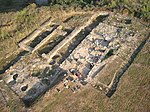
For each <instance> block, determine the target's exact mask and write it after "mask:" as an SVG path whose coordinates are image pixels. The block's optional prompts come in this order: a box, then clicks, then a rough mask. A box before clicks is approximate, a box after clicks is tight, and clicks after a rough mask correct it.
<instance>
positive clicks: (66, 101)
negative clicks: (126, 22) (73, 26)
mask: <svg viewBox="0 0 150 112" xmlns="http://www.w3.org/2000/svg"><path fill="white" fill-rule="evenodd" d="M75 10H80V8H79V9H78V8H76V9H74V8H69V9H67V10H65V11H64V10H63V9H62V8H58V7H56V6H55V7H47V6H42V7H37V6H36V5H35V4H31V5H28V6H27V7H26V8H23V9H21V10H18V11H10V12H1V13H0V70H3V66H6V65H7V64H8V63H9V62H10V61H11V60H12V59H14V58H15V57H16V55H17V54H18V53H19V52H20V50H18V45H17V43H18V42H19V41H20V40H21V39H23V38H24V37H25V36H27V35H28V34H29V33H31V32H32V31H33V30H35V29H36V28H37V27H38V26H39V25H40V24H41V23H42V22H44V21H45V20H46V19H47V18H49V17H50V16H51V17H55V18H56V17H57V18H58V19H61V17H62V16H61V15H62V13H63V14H64V13H66V12H72V11H75ZM85 10H87V9H85ZM89 10H91V9H89ZM0 89H1V90H5V91H6V92H8V93H7V94H6V95H7V96H8V98H9V99H8V105H7V106H4V105H3V104H0V109H1V111H2V112H7V111H8V112H14V111H16V112H21V111H29V112H34V111H36V112H149V111H150V104H149V102H150V97H149V96H150V91H149V90H150V39H149V41H148V42H147V43H146V45H145V46H144V48H143V49H142V51H141V52H140V53H139V54H138V56H137V57H136V58H135V60H134V62H133V63H132V65H131V66H130V67H129V69H128V70H127V71H126V72H125V74H124V75H123V77H122V78H121V80H120V82H119V86H118V88H117V91H116V92H115V94H114V95H113V96H112V97H111V98H108V97H106V96H105V95H104V94H103V93H102V92H100V91H98V90H96V89H94V88H92V87H90V86H89V87H88V88H84V89H82V90H81V92H79V93H75V94H73V93H72V92H71V91H67V90H65V91H63V92H62V93H60V94H58V93H55V92H53V91H51V90H50V91H48V92H47V93H46V94H45V95H44V96H43V97H41V98H40V99H39V100H38V101H37V102H36V103H35V104H34V105H33V106H32V107H30V108H26V109H25V108H24V107H23V105H22V104H21V103H20V100H18V99H17V98H18V97H17V96H16V95H15V94H13V93H11V92H10V90H9V88H8V87H7V86H4V84H3V82H0ZM12 96H13V99H12Z"/></svg>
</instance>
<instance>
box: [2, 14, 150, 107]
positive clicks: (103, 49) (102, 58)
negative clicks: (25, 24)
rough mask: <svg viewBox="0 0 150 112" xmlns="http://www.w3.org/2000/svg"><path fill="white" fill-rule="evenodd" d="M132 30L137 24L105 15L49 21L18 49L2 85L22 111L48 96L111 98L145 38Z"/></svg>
mask: <svg viewBox="0 0 150 112" xmlns="http://www.w3.org/2000/svg"><path fill="white" fill-rule="evenodd" d="M135 24H138V21H137V20H136V19H133V18H130V17H128V16H125V15H121V14H118V13H114V12H107V11H97V12H74V13H71V14H70V13H68V14H65V15H64V17H63V18H62V19H61V18H59V19H55V18H52V17H50V18H49V19H47V20H46V21H45V22H44V23H43V24H41V25H40V27H39V28H37V29H36V30H34V31H33V32H32V33H30V34H29V35H28V36H27V37H24V39H22V40H20V41H19V42H18V43H17V44H18V49H19V50H20V54H21V55H18V57H16V58H17V59H16V60H14V63H13V64H12V65H11V66H10V67H9V68H8V69H7V70H6V71H5V73H4V75H3V80H4V81H5V83H6V84H7V86H8V87H9V88H10V89H11V91H12V92H14V93H15V94H16V95H17V96H19V98H20V99H21V100H22V102H23V103H24V104H25V106H31V105H32V104H33V103H34V102H35V101H37V99H39V98H40V97H41V96H43V95H44V94H45V93H46V92H47V91H53V92H57V93H58V94H61V92H62V91H64V90H67V91H71V92H72V94H76V93H77V92H80V91H81V90H82V89H84V88H88V87H89V86H91V87H92V88H94V89H97V90H98V91H102V93H103V94H104V95H106V96H107V97H111V96H112V95H113V94H114V93H115V91H117V85H118V82H119V79H120V77H121V76H122V75H123V74H124V72H125V71H126V70H127V69H128V67H129V66H130V65H131V64H132V62H133V60H134V58H135V57H136V55H137V54H138V52H139V51H140V50H141V48H142V47H143V46H144V44H145V43H146V41H147V40H148V38H149V35H142V32H144V31H145V30H144V29H143V30H144V31H142V30H140V31H138V30H137V29H136V27H135V26H134V25H135ZM122 80H123V79H122Z"/></svg>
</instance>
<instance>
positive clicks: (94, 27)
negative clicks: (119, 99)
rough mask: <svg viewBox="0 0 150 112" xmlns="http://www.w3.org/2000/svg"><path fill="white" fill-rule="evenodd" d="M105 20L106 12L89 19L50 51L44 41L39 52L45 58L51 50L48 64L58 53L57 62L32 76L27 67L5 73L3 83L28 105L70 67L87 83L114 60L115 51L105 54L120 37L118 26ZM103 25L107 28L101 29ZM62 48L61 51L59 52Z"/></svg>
mask: <svg viewBox="0 0 150 112" xmlns="http://www.w3.org/2000/svg"><path fill="white" fill-rule="evenodd" d="M95 19H96V18H95ZM105 20H106V21H107V16H106V15H99V16H98V17H97V19H96V21H94V22H93V21H92V22H91V23H90V24H89V25H87V26H86V27H85V28H83V29H81V31H79V32H78V33H77V34H76V35H75V36H74V37H73V38H72V39H71V40H69V41H67V42H66V43H65V44H61V42H63V41H64V40H65V37H62V38H61V39H60V40H58V41H57V42H56V44H54V45H52V46H51V47H49V48H50V50H49V51H48V50H46V51H44V50H43V49H44V48H45V47H47V44H46V45H45V46H42V47H41V48H38V52H39V53H40V54H42V53H45V54H46V56H47V57H48V59H49V55H50V54H51V53H52V54H53V55H52V57H50V61H49V60H48V63H49V62H51V61H53V60H55V58H57V56H56V55H61V56H60V57H59V59H58V61H57V63H54V64H52V63H50V64H51V65H48V64H47V67H46V68H44V69H43V70H42V71H41V72H40V73H35V76H32V74H30V73H29V70H28V69H27V70H25V71H24V72H21V71H17V72H16V71H13V72H12V73H10V74H6V80H5V81H6V83H7V84H8V85H10V87H11V89H12V90H13V91H14V92H15V93H17V94H18V95H19V97H20V98H21V99H22V100H23V102H24V103H25V105H27V106H30V105H31V104H32V103H33V102H34V101H35V100H36V99H37V98H38V97H39V96H41V95H43V94H44V93H45V92H46V91H47V90H49V89H51V88H52V87H54V86H56V85H57V84H59V82H60V81H61V80H63V79H64V78H65V77H66V76H65V74H68V71H69V69H70V68H73V69H77V70H78V71H79V72H81V73H82V77H81V79H80V81H81V82H83V81H85V82H87V81H88V77H91V78H92V79H93V78H95V77H99V76H102V75H101V72H103V70H104V69H105V70H106V69H108V68H107V67H108V66H107V65H108V64H109V63H110V62H111V61H113V60H110V58H113V57H114V56H115V54H114V55H112V56H110V57H107V55H108V54H109V52H110V50H111V49H113V48H114V47H115V46H117V45H116V44H113V43H114V42H116V40H117V39H118V38H119V39H120V37H116V35H115V33H116V32H117V31H118V28H117V27H114V26H111V25H108V24H106V23H105V22H103V21H105ZM105 28H106V31H105V30H103V29H105ZM98 29H100V30H98ZM69 33H71V32H69ZM106 35H107V36H106ZM117 36H118V35H117ZM108 37H109V38H108ZM56 40H57V39H56ZM135 42H136V41H135ZM116 43H117V42H116ZM48 44H49V43H48ZM50 44H51V43H50ZM59 45H62V47H61V48H59V49H57V46H59ZM121 45H124V44H121ZM129 45H130V44H129ZM53 49H56V52H52V51H53ZM119 49H120V48H119ZM121 49H122V48H121ZM62 51H64V52H63V53H62ZM91 55H92V56H91ZM129 55H130V54H129ZM31 61H34V60H31ZM109 61H110V62H109ZM39 64H41V63H39ZM31 65H32V63H31ZM33 66H35V67H38V64H37V65H36V64H35V65H34V64H33V65H32V66H28V67H29V68H30V67H31V68H32V67H33ZM51 67H52V68H51ZM99 72H100V73H99ZM33 73H34V72H33ZM38 74H40V75H38ZM103 76H104V75H103ZM112 76H113V75H111V77H112ZM20 79H24V80H20ZM22 81H23V82H22ZM89 82H90V81H89ZM100 84H102V85H104V86H105V87H106V86H107V87H108V84H107V83H105V81H104V82H103V81H100ZM83 85H84V83H83ZM26 86H28V87H26ZM26 88H27V89H26Z"/></svg>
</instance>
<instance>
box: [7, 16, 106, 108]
mask: <svg viewBox="0 0 150 112" xmlns="http://www.w3.org/2000/svg"><path fill="white" fill-rule="evenodd" d="M98 18H99V19H100V20H101V19H103V18H105V16H104V17H103V16H101V15H100V16H99V17H98ZM98 18H97V20H96V21H95V22H94V23H93V22H91V24H90V25H89V27H86V29H85V30H83V31H86V33H85V34H86V35H88V33H90V31H92V28H95V27H96V25H98V22H100V21H98V20H99V19H98ZM95 19H96V18H95ZM90 28H91V29H90ZM87 32H88V33H87ZM81 34H82V33H81ZM86 35H84V37H85V36H86ZM80 36H81V35H80ZM21 61H22V62H23V60H21ZM33 61H34V60H33ZM20 64H21V63H20ZM31 65H32V63H31ZM31 65H29V66H27V67H28V68H30V69H31V68H32V67H33V66H34V65H32V66H31ZM58 68H59V67H58ZM45 69H47V68H45ZM59 69H61V68H59ZM12 70H13V69H12ZM53 70H55V69H53ZM54 72H55V74H56V75H55V76H54V75H53V76H50V74H49V76H47V77H42V78H38V77H33V76H29V75H30V73H29V71H28V70H26V69H24V70H23V71H15V70H14V71H13V72H11V73H10V74H7V75H5V81H6V83H7V84H8V85H9V86H10V87H11V89H12V90H13V91H14V92H15V93H16V94H18V95H19V97H20V98H21V99H22V100H23V101H24V103H25V104H26V105H28V106H29V105H30V104H32V103H33V102H34V101H35V100H36V99H37V98H38V97H39V96H41V95H42V94H43V93H45V92H46V91H47V90H48V89H50V88H52V87H53V86H54V85H56V84H57V83H58V82H59V81H60V80H61V79H63V78H64V75H63V74H64V73H66V71H65V70H61V73H60V72H59V74H57V72H58V71H57V69H56V71H54Z"/></svg>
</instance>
